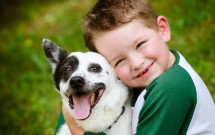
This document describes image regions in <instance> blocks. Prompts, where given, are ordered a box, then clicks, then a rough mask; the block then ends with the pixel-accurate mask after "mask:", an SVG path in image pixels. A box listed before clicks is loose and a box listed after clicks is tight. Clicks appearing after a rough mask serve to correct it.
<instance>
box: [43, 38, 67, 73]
mask: <svg viewBox="0 0 215 135" xmlns="http://www.w3.org/2000/svg"><path fill="white" fill-rule="evenodd" d="M43 50H44V53H45V56H46V57H47V58H48V60H49V62H50V63H51V65H52V68H53V70H54V69H55V68H56V66H57V65H58V64H59V62H60V61H61V60H62V59H64V58H66V57H67V55H68V53H67V51H65V50H63V49H62V48H60V47H59V46H57V45H56V44H54V43H53V42H52V41H50V40H48V39H43Z"/></svg>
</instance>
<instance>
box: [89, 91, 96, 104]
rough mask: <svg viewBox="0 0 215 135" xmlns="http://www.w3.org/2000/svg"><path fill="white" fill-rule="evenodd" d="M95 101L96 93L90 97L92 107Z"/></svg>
mask: <svg viewBox="0 0 215 135" xmlns="http://www.w3.org/2000/svg"><path fill="white" fill-rule="evenodd" d="M94 101H95V93H92V95H91V97H90V105H93V104H94Z"/></svg>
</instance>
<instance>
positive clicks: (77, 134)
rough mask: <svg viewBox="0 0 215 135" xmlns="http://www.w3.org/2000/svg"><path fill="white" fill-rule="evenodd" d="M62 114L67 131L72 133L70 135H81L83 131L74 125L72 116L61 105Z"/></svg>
mask: <svg viewBox="0 0 215 135" xmlns="http://www.w3.org/2000/svg"><path fill="white" fill-rule="evenodd" d="M62 112H63V117H64V119H65V122H66V124H67V126H68V127H69V130H70V132H71V133H72V135H83V134H84V130H83V129H82V128H80V127H79V126H78V125H77V124H76V122H75V120H74V119H73V118H72V116H71V115H70V114H69V113H68V112H67V111H66V108H65V106H64V105H62Z"/></svg>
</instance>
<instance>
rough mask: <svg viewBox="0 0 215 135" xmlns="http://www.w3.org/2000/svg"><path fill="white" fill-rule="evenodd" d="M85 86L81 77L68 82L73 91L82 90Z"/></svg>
mask: <svg viewBox="0 0 215 135" xmlns="http://www.w3.org/2000/svg"><path fill="white" fill-rule="evenodd" d="M84 84H85V81H84V79H83V78H82V77H79V76H75V77H72V78H71V80H70V86H71V87H72V88H74V89H78V88H82V87H83V86H84Z"/></svg>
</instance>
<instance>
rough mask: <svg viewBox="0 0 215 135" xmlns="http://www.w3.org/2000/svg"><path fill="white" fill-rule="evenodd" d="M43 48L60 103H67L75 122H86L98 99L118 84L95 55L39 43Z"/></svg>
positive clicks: (44, 42)
mask: <svg viewBox="0 0 215 135" xmlns="http://www.w3.org/2000/svg"><path fill="white" fill-rule="evenodd" d="M43 48H44V52H45V55H46V57H47V58H48V60H49V62H50V63H51V65H52V69H53V75H54V81H55V85H56V88H57V89H58V90H59V92H60V94H61V96H62V97H63V102H65V103H67V104H68V102H69V104H68V108H69V109H70V110H71V112H72V114H73V116H74V117H75V118H76V119H86V118H88V117H89V115H90V113H91V110H92V108H94V107H96V105H97V103H98V102H99V101H100V98H101V97H102V96H105V93H107V94H108V93H110V92H109V89H112V88H111V87H113V86H112V85H114V84H115V83H116V81H119V80H117V77H116V75H115V72H114V70H113V68H112V67H111V66H110V65H109V64H108V62H107V61H106V59H105V58H104V57H102V56H101V55H100V54H98V53H94V52H86V53H81V52H73V53H68V52H67V51H65V50H63V49H62V48H60V47H58V46H57V45H55V44H54V43H53V42H51V41H50V40H48V39H44V40H43ZM115 91H116V90H115ZM109 102H110V101H109Z"/></svg>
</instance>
